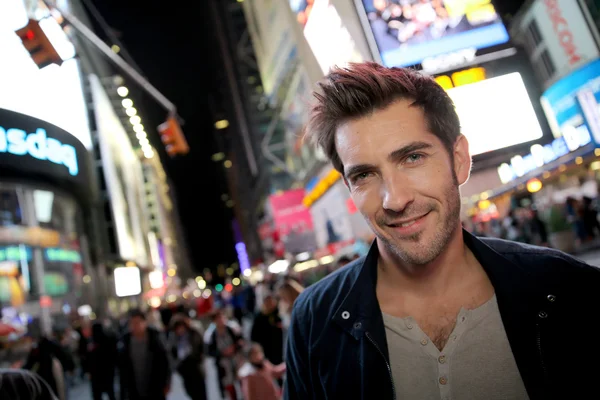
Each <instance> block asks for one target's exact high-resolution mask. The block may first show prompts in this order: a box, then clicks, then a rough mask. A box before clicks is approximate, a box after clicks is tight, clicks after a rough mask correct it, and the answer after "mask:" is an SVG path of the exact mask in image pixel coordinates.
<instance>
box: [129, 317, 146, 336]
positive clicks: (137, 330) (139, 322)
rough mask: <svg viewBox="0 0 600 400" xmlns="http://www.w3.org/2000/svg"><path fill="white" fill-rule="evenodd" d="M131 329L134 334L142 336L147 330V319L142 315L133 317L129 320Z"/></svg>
mask: <svg viewBox="0 0 600 400" xmlns="http://www.w3.org/2000/svg"><path fill="white" fill-rule="evenodd" d="M129 330H130V331H131V333H132V334H133V335H134V336H142V335H144V333H145V332H146V321H145V320H144V319H143V318H142V317H133V318H131V319H130V320H129Z"/></svg>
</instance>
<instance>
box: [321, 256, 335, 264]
mask: <svg viewBox="0 0 600 400" xmlns="http://www.w3.org/2000/svg"><path fill="white" fill-rule="evenodd" d="M331 262H333V256H325V257H321V258H320V259H319V263H321V264H323V265H325V264H329V263H331Z"/></svg>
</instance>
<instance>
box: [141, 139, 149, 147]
mask: <svg viewBox="0 0 600 400" xmlns="http://www.w3.org/2000/svg"><path fill="white" fill-rule="evenodd" d="M140 145H141V146H148V145H150V141H149V140H148V138H143V139H140Z"/></svg>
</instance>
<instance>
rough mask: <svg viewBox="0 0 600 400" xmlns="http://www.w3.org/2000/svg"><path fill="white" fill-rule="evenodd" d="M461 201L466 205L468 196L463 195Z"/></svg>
mask: <svg viewBox="0 0 600 400" xmlns="http://www.w3.org/2000/svg"><path fill="white" fill-rule="evenodd" d="M461 202H462V203H463V204H464V205H467V204H469V198H468V197H463V198H462V199H461Z"/></svg>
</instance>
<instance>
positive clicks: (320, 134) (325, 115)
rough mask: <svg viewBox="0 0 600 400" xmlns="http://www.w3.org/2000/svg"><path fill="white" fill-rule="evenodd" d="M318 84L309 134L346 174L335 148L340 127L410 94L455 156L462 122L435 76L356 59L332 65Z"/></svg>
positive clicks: (340, 170)
mask: <svg viewBox="0 0 600 400" xmlns="http://www.w3.org/2000/svg"><path fill="white" fill-rule="evenodd" d="M319 87H320V89H321V91H322V92H315V93H314V96H315V98H316V100H317V101H316V103H315V104H314V105H313V107H312V110H311V118H310V121H309V123H308V125H307V128H306V134H307V137H308V139H310V140H311V141H312V142H314V143H315V144H316V145H317V146H319V147H320V148H321V149H322V150H323V152H324V153H325V155H326V156H327V157H328V158H329V160H330V161H331V163H332V164H333V166H334V168H335V169H337V170H338V171H339V172H340V173H342V174H343V173H344V166H343V165H342V161H341V160H340V158H339V155H338V153H337V150H336V148H335V132H336V130H337V128H338V127H339V126H340V125H341V124H343V123H345V122H347V121H349V120H352V119H356V118H360V117H363V116H366V115H368V114H369V113H371V112H373V111H376V110H381V109H384V108H386V107H388V106H389V105H391V104H392V103H394V102H395V101H398V100H401V99H410V100H412V101H413V103H412V105H413V106H417V107H420V108H421V109H422V110H423V112H424V114H425V118H426V119H427V124H428V127H429V130H430V131H431V133H433V134H434V135H436V136H437V137H438V138H439V139H440V140H441V141H442V143H443V144H444V146H445V147H446V149H447V150H448V152H449V154H450V156H452V154H453V146H454V143H455V142H456V139H457V138H458V137H459V136H460V122H459V120H458V116H457V115H456V110H455V109H454V103H453V102H452V99H450V97H449V96H448V94H447V93H446V92H445V91H444V89H442V87H441V86H439V85H438V84H437V83H436V82H435V81H434V80H433V79H432V78H430V77H427V76H425V75H422V74H420V73H419V72H417V71H414V70H410V69H406V68H386V67H383V66H381V65H379V64H377V63H373V62H366V63H360V64H358V63H353V64H350V65H349V66H348V67H345V68H341V67H335V68H333V69H332V70H331V71H330V73H329V75H327V76H326V77H325V79H324V80H323V81H321V82H320V83H319Z"/></svg>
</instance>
